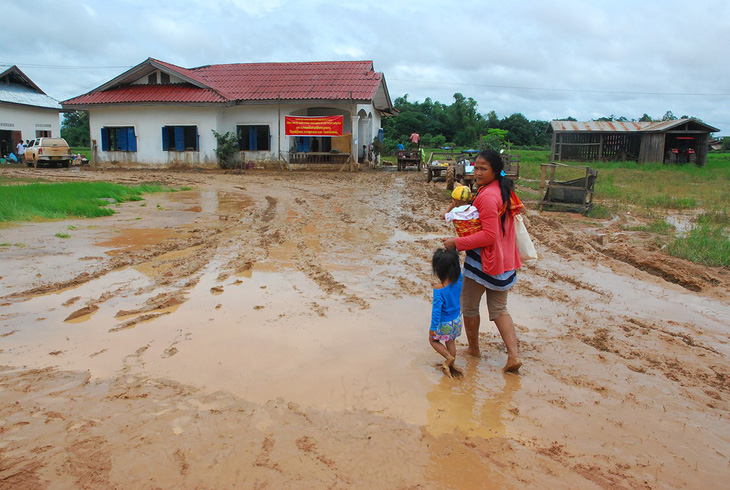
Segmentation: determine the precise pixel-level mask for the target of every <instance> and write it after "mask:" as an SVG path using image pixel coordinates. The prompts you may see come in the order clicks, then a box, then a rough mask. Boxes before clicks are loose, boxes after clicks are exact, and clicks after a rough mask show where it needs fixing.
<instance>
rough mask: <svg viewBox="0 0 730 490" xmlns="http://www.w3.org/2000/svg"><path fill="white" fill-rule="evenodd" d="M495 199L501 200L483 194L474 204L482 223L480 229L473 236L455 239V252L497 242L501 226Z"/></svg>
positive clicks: (489, 194) (499, 197) (497, 197)
mask: <svg viewBox="0 0 730 490" xmlns="http://www.w3.org/2000/svg"><path fill="white" fill-rule="evenodd" d="M497 199H499V200H501V196H495V195H493V194H491V193H484V195H480V196H479V198H478V199H477V200H476V201H475V202H474V206H475V207H476V208H477V209H478V210H479V221H481V223H482V229H481V231H478V232H476V233H474V234H473V235H469V236H464V237H458V238H456V239H455V240H454V246H455V247H456V249H457V250H460V251H463V250H471V249H474V248H480V247H486V246H489V245H492V244H493V243H494V242H496V241H497V239H498V238H499V233H500V225H501V223H500V221H499V203H498V202H497ZM444 246H445V245H444Z"/></svg>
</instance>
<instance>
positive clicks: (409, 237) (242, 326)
mask: <svg viewBox="0 0 730 490" xmlns="http://www.w3.org/2000/svg"><path fill="white" fill-rule="evenodd" d="M0 175H2V176H13V177H22V178H31V179H32V178H38V177H42V178H44V179H46V180H52V181H53V180H57V181H68V180H106V181H113V182H119V183H125V184H135V183H142V182H150V181H155V182H160V183H163V184H166V185H169V186H174V187H178V188H179V187H183V186H186V187H189V188H190V189H191V190H184V191H180V192H174V193H159V194H153V195H147V196H145V200H144V201H141V202H129V203H124V204H121V205H118V206H115V210H116V211H117V214H115V215H114V216H111V217H105V218H97V219H68V220H62V221H52V222H34V223H17V224H10V225H3V226H2V227H1V228H0V242H2V243H3V244H4V245H3V246H2V247H0V488H115V487H119V488H124V487H126V488H231V487H234V486H236V487H241V488H530V487H540V488H554V487H562V488H666V487H670V488H717V487H719V486H721V485H723V484H722V483H721V482H723V481H725V482H727V481H729V480H730V465H729V464H728V460H729V458H730V424H729V423H728V422H729V420H728V415H729V411H728V410H729V409H730V403H729V401H728V400H730V384H729V381H728V376H729V375H730V362H728V360H729V358H730V346H729V344H728V340H729V337H730V336H729V335H728V326H729V325H730V295H729V293H728V291H729V290H730V274H728V271H726V270H722V269H712V268H707V267H701V266H697V265H694V264H691V263H689V262H686V261H683V260H679V259H674V258H671V257H668V256H667V255H665V254H663V253H662V251H661V250H659V249H657V246H656V245H655V241H654V240H653V237H652V236H651V235H649V234H647V233H645V232H626V231H622V227H621V224H623V223H625V220H626V219H628V217H622V218H620V219H616V220H612V221H610V222H605V221H597V220H591V219H587V218H584V217H582V216H576V215H571V214H563V213H547V212H546V213H538V212H537V211H535V206H534V203H532V204H531V203H530V202H529V201H526V204H527V207H528V211H527V216H526V218H527V219H526V221H527V224H528V229H529V231H530V232H531V233H532V235H533V239H534V240H535V244H536V247H537V250H538V253H539V254H540V256H541V259H540V261H539V262H538V263H537V264H535V265H533V266H529V267H524V268H523V269H522V270H521V272H520V274H519V279H518V283H517V285H516V286H515V289H513V292H512V293H511V295H510V300H509V308H510V312H511V314H512V317H513V319H514V320H515V323H516V328H517V332H518V336H519V338H520V345H521V349H522V357H523V361H524V366H523V368H522V369H521V371H520V374H519V375H515V374H506V375H505V374H502V372H501V371H500V367H501V366H502V364H503V363H504V361H505V358H506V354H505V352H504V348H503V346H502V343H501V341H500V339H499V336H498V334H497V331H496V328H495V327H494V326H493V324H491V323H488V322H484V321H483V323H482V332H481V334H480V335H481V347H482V356H481V358H478V359H477V358H468V357H465V356H464V355H463V353H462V351H463V349H464V347H465V342H466V341H465V338H464V337H463V336H462V338H460V339H459V340H457V349H458V353H459V355H458V358H457V361H456V363H457V365H458V366H460V367H461V368H462V369H463V370H464V371H465V376H464V378H463V379H453V380H452V379H448V378H445V377H444V375H443V374H442V373H441V371H440V370H439V358H438V355H437V354H436V353H435V352H433V350H432V349H431V348H430V347H429V345H428V342H427V329H428V325H429V321H430V306H431V305H430V297H431V289H430V287H431V286H430V284H431V280H432V279H431V276H430V264H429V260H430V256H431V254H432V252H433V250H434V249H435V248H436V247H438V246H439V245H440V237H442V236H446V235H449V234H451V233H452V229H450V228H449V227H448V226H447V225H446V224H445V223H444V222H443V220H442V218H441V216H440V213H441V210H442V209H443V208H444V207H445V205H446V202H447V195H446V194H445V193H444V191H443V184H442V183H439V184H426V182H425V180H426V179H425V175H424V174H420V175H419V174H418V173H417V172H375V171H364V172H359V173H352V174H351V173H346V172H343V173H338V172H294V173H288V172H273V171H271V172H268V171H253V172H248V173H243V174H234V173H229V174H226V173H223V172H172V171H169V172H162V171H160V172H158V171H152V172H138V171H89V170H81V171H80V170H79V169H69V170H66V169H58V170H54V169H42V170H26V169H2V170H0ZM58 233H65V234H68V235H70V238H59V237H57V236H56V234H58ZM482 308H485V306H484V305H483V306H482Z"/></svg>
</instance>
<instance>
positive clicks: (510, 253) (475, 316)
mask: <svg viewBox="0 0 730 490" xmlns="http://www.w3.org/2000/svg"><path fill="white" fill-rule="evenodd" d="M503 168H504V164H503V163H502V157H501V156H500V155H499V153H497V152H495V151H492V150H484V151H482V152H480V153H479V155H478V156H477V158H476V161H475V162H474V176H475V177H476V182H477V185H478V186H479V191H478V192H477V195H476V197H475V198H474V201H473V203H472V204H473V205H474V206H475V207H476V208H477V209H478V210H479V219H480V220H481V224H482V229H481V231H478V232H477V233H474V234H473V235H469V236H463V237H456V238H454V237H449V238H444V239H443V244H444V248H446V249H447V250H454V249H457V250H459V251H466V259H465V261H464V272H463V275H464V279H463V285H462V290H461V312H462V314H463V317H464V329H465V330H466V338H467V341H468V343H469V348H468V350H467V352H468V354H470V355H472V356H479V355H480V352H479V324H480V321H481V319H480V317H479V303H480V301H481V298H482V296H483V295H485V294H486V297H487V311H488V312H489V319H490V320H492V321H493V322H494V323H495V324H496V325H497V330H499V334H500V335H501V336H502V341H503V342H504V345H505V347H506V348H507V363H506V364H505V365H504V367H503V368H502V371H504V372H515V371H517V370H519V369H520V366H522V361H521V360H520V355H519V347H518V342H517V333H516V332H515V326H514V323H513V322H512V317H511V316H510V314H509V311H508V310H507V292H508V290H509V289H510V288H511V287H512V286H513V285H514V284H515V282H516V281H517V269H519V268H520V267H521V266H522V262H521V260H520V254H519V252H518V251H517V244H516V243H515V227H514V219H513V217H514V212H516V211H519V208H520V207H522V203H520V202H519V199H517V198H516V196H514V194H513V192H512V182H511V181H510V180H509V179H507V178H506V177H505V176H504V172H503Z"/></svg>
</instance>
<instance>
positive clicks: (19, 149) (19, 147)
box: [15, 140, 25, 163]
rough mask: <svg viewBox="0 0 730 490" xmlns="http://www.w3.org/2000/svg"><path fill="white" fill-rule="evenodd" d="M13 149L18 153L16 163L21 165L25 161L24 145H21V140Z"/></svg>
mask: <svg viewBox="0 0 730 490" xmlns="http://www.w3.org/2000/svg"><path fill="white" fill-rule="evenodd" d="M15 148H16V150H17V153H18V163H23V162H24V161H25V160H24V159H25V145H24V144H23V140H20V143H18V144H17V146H16V147H15Z"/></svg>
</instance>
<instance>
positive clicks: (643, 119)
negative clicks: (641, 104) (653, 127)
mask: <svg viewBox="0 0 730 490" xmlns="http://www.w3.org/2000/svg"><path fill="white" fill-rule="evenodd" d="M639 122H653V120H652V118H651V116H650V115H648V114H647V113H646V112H645V113H644V115H643V116H641V117H640V118H639Z"/></svg>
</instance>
